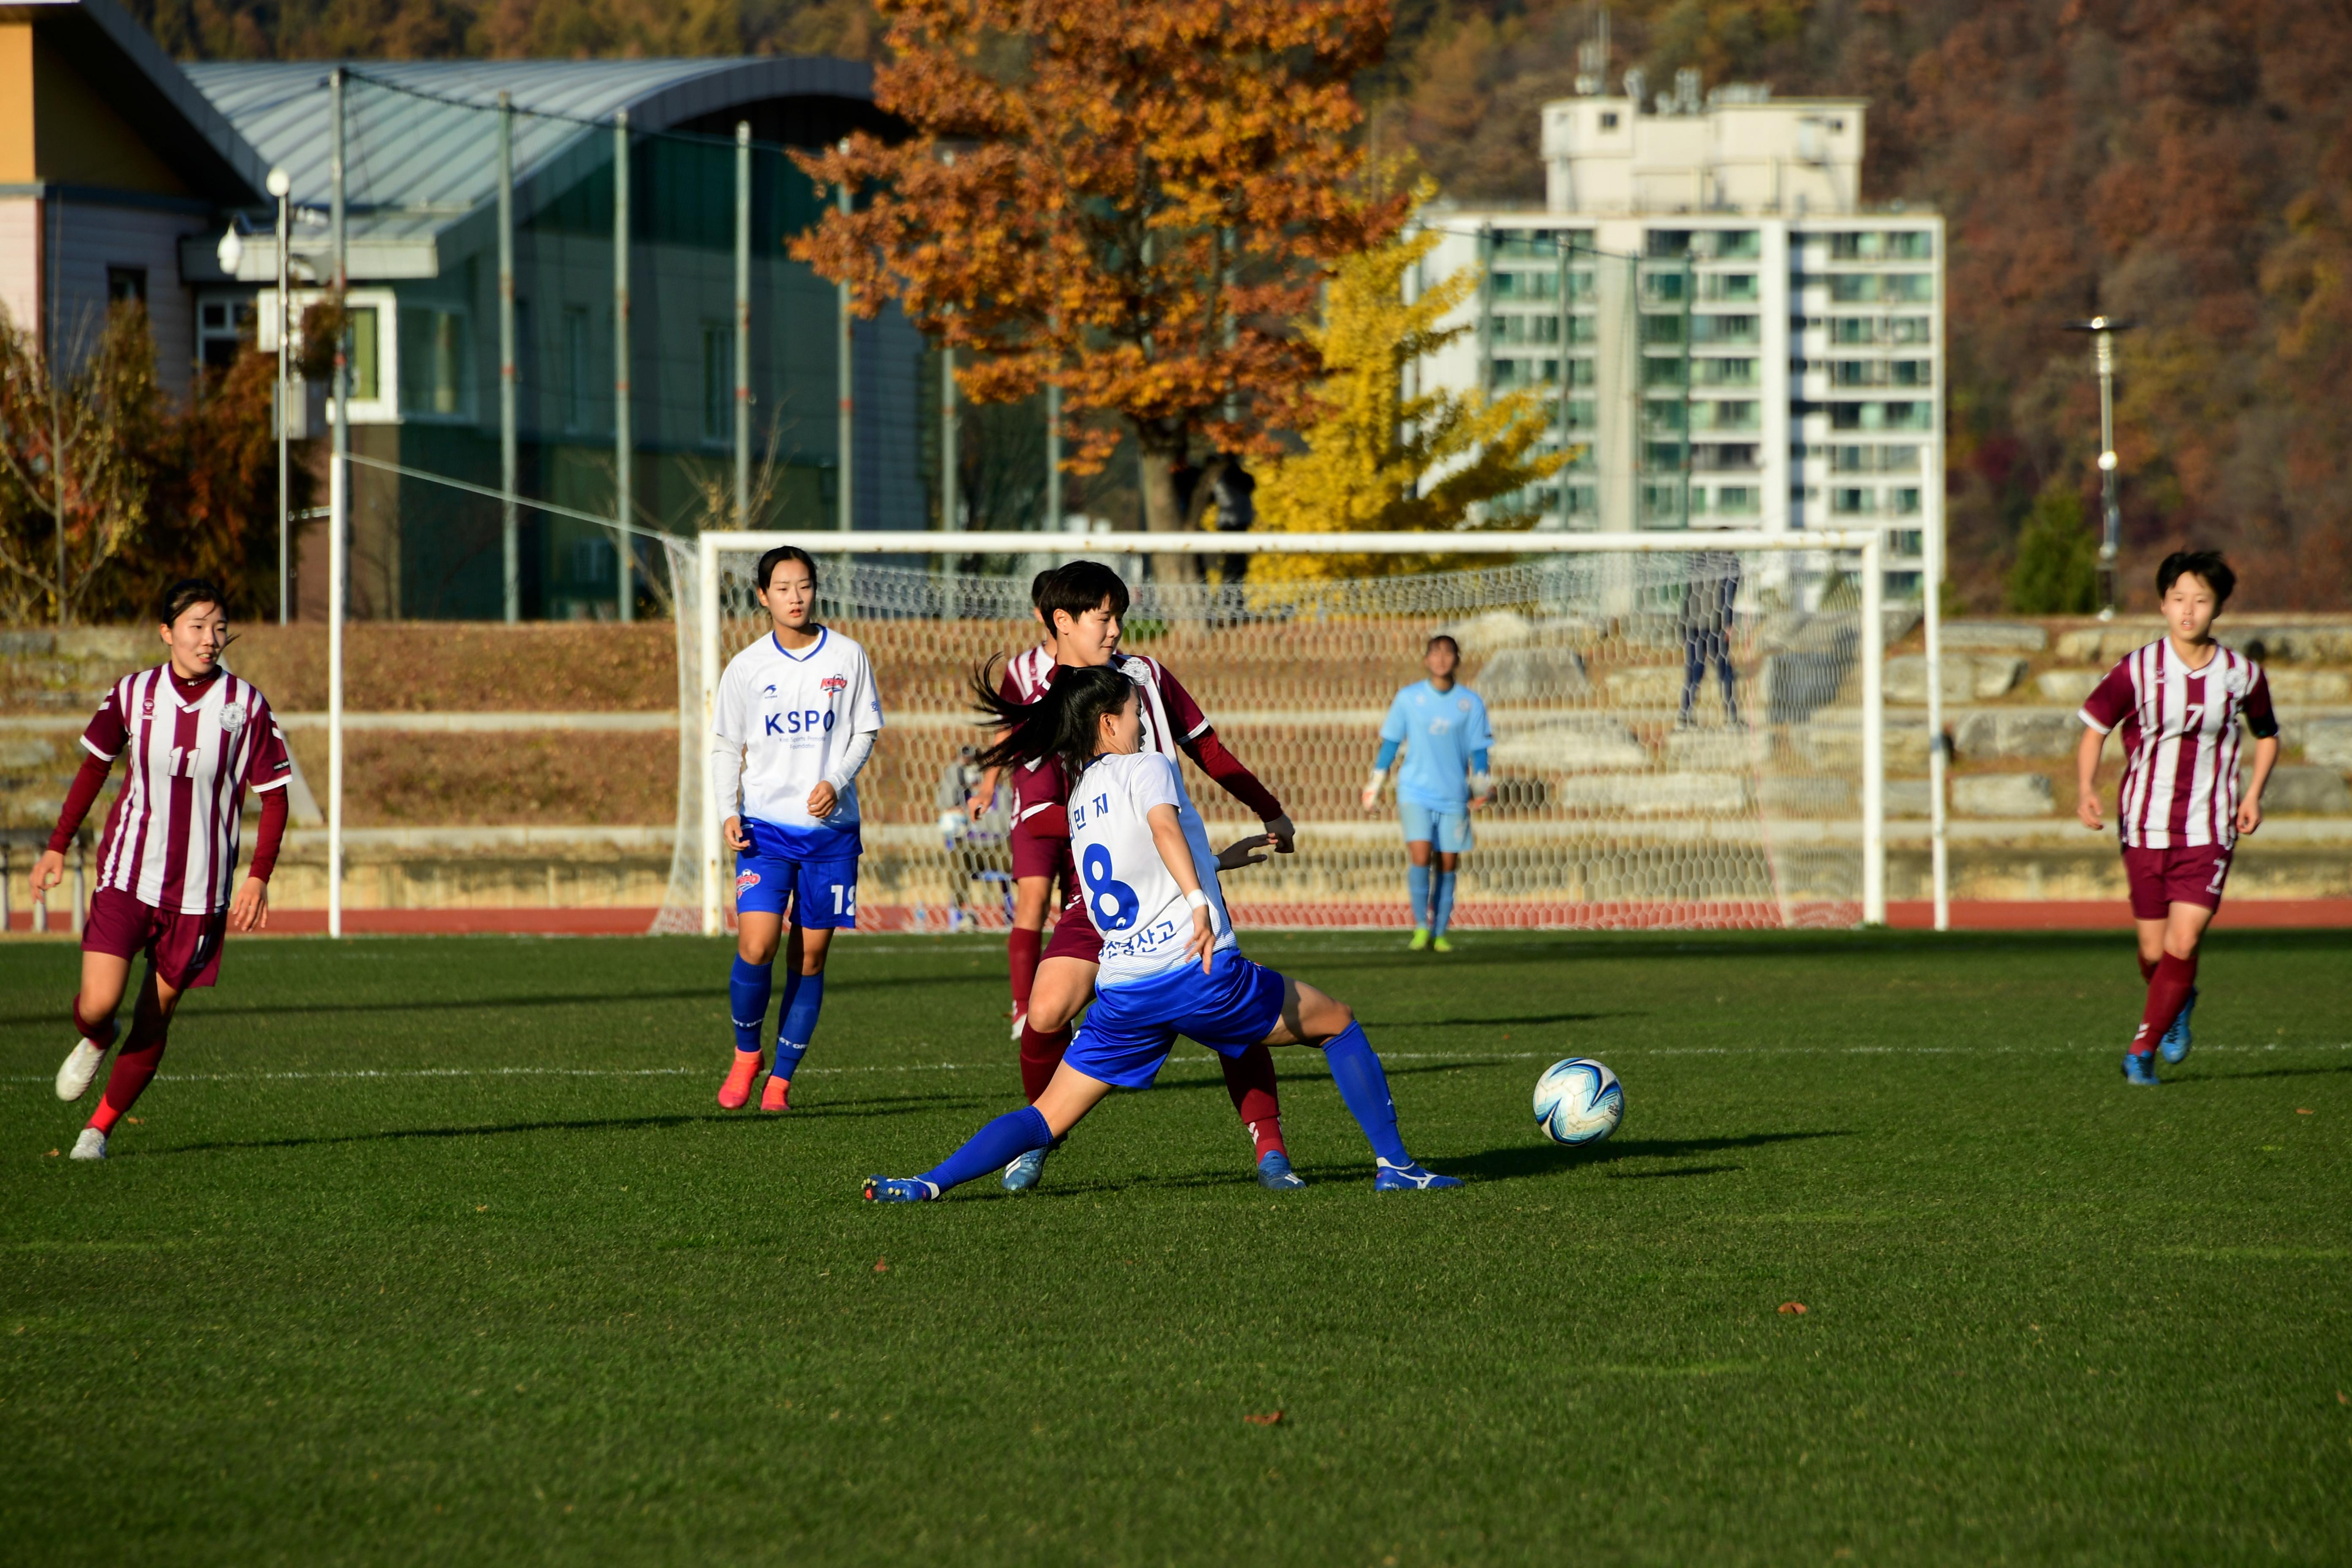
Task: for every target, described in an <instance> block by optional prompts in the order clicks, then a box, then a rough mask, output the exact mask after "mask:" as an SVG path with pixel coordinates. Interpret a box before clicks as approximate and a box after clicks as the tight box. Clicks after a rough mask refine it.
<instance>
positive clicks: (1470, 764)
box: [1372, 680, 1495, 816]
mask: <svg viewBox="0 0 2352 1568" xmlns="http://www.w3.org/2000/svg"><path fill="white" fill-rule="evenodd" d="M1494 743H1495V737H1494V733H1493V731H1492V730H1490V729H1489V728H1488V726H1487V723H1486V702H1485V700H1483V699H1481V698H1480V697H1479V695H1478V694H1477V693H1476V692H1475V691H1473V690H1471V689H1469V688H1468V687H1466V686H1464V685H1461V684H1460V683H1458V682H1457V683H1456V684H1455V685H1454V688H1453V689H1451V690H1447V691H1440V690H1438V689H1437V688H1435V687H1434V686H1432V685H1431V684H1430V683H1429V682H1428V681H1426V680H1416V681H1414V682H1413V683H1412V685H1411V686H1408V687H1406V688H1405V689H1403V690H1402V691H1400V692H1398V693H1397V694H1396V697H1395V700H1392V701H1391V702H1390V703H1389V711H1388V717H1387V718H1385V719H1383V720H1382V721H1381V754H1380V758H1379V760H1378V761H1377V762H1375V763H1373V764H1372V765H1373V766H1374V767H1375V768H1379V769H1383V770H1385V769H1386V768H1387V767H1388V765H1389V763H1391V761H1392V760H1394V758H1395V756H1396V750H1397V747H1398V746H1399V745H1400V744H1402V746H1403V747H1404V766H1403V768H1402V769H1401V770H1400V771H1399V772H1398V773H1397V802H1398V804H1399V805H1417V806H1420V807H1422V808H1423V809H1424V810H1426V811H1430V812H1433V813H1436V814H1438V815H1441V816H1457V815H1459V814H1461V813H1463V812H1466V811H1467V810H1468V809H1469V807H1470V775H1471V774H1472V773H1485V772H1486V751H1487V748H1488V747H1490V746H1492V745H1493V744H1494Z"/></svg>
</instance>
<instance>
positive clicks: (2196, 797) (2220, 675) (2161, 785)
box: [2079, 637, 2279, 849]
mask: <svg viewBox="0 0 2352 1568" xmlns="http://www.w3.org/2000/svg"><path fill="white" fill-rule="evenodd" d="M2241 715H2242V716H2243V717H2244V719H2245V721H2246V728H2247V729H2249V730H2252V731H2253V732H2254V734H2255V735H2256V736H2257V737H2263V736H2270V735H2275V734H2277V733H2278V732H2279V727H2278V717H2277V715H2276V714H2274V713H2273V712H2272V710H2271V687H2270V680H2269V679H2268V678H2267V677H2265V676H2264V675H2263V667H2262V666H2261V665H2258V664H2256V663H2255V662H2254V661H2253V660H2252V659H2250V658H2247V657H2246V656H2245V655H2243V654H2242V653H2238V652H2235V651H2233V650H2232V649H2230V648H2226V647H2216V648H2215V649H2214V650H2213V657H2212V658H2210V659H2208V660H2206V661H2205V665H2204V668H2201V669H2191V668H2189V666H2188V665H2186V664H2184V663H2183V662H2181V658H2180V655H2179V653H2177V652H2175V651H2174V649H2173V647H2172V639H2171V638H2170V637H2158V638H2157V639H2156V641H2154V642H2152V643H2149V644H2148V645H2147V647H2143V648H2139V649H2137V650H2136V651H2135V652H2133V653H2130V654H2128V655H2126V656H2125V658H2124V659H2123V661H2122V662H2121V663H2119V664H2117V665H2116V667H2115V668H2113V669H2111V670H2109V671H2107V673H2106V677H2105V679H2102V680H2101V681H2100V682H2099V684H2098V685H2097V686H2096V687H2095V688H2094V689H2093V690H2092V692H2091V695H2090V696H2089V697H2088V698H2087V699H2085V700H2084V703H2083V709H2082V712H2081V714H2080V715H2079V717H2080V718H2081V719H2082V721H2083V722H2084V723H2085V724H2087V725H2089V726H2090V727H2091V728H2092V729H2094V730H2096V731H2098V732H2099V733H2101V734H2102V735H2104V734H2106V733H2107V732H2108V731H2112V730H2114V729H2115V728H2116V725H2118V724H2120V725H2122V726H2123V731H2124V777H2123V785H2122V787H2121V788H2120V789H2119V790H2118V791H2117V792H2116V823H2117V826H2118V827H2119V828H2120V830H2121V832H2122V834H2123V841H2124V843H2125V844H2126V845H2128V846H2130V847H2133V848H2136V849H2193V848H2200V847H2204V846H2207V845H2215V846H2219V847H2222V848H2227V847H2230V846H2231V844H2233V843H2235V842H2236V841H2237V837H2238V752H2239V750H2240V746H2239V742H2238V720H2239V718H2240V716H2241Z"/></svg>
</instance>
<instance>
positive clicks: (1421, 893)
mask: <svg viewBox="0 0 2352 1568" xmlns="http://www.w3.org/2000/svg"><path fill="white" fill-rule="evenodd" d="M1404 888H1405V897H1406V898H1408V899H1411V900H1412V923H1413V924H1414V925H1415V926H1425V925H1427V924H1428V923H1429V868H1428V867H1426V866H1412V865H1408V866H1406V867H1405V868H1404Z"/></svg>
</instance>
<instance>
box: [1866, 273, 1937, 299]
mask: <svg viewBox="0 0 2352 1568" xmlns="http://www.w3.org/2000/svg"><path fill="white" fill-rule="evenodd" d="M1881 282H1882V283H1883V284H1884V285H1885V286H1884V287H1883V288H1882V289H1880V290H1879V297H1880V298H1881V299H1884V300H1886V301H1888V302H1889V303H1890V304H1908V305H1924V304H1926V303H1927V301H1928V300H1933V299H1934V298H1935V297H1936V279H1935V278H1934V277H1933V276H1931V275H1930V274H1928V273H1925V272H1895V273H1890V274H1888V275H1887V276H1886V277H1885V278H1884V279H1881Z"/></svg>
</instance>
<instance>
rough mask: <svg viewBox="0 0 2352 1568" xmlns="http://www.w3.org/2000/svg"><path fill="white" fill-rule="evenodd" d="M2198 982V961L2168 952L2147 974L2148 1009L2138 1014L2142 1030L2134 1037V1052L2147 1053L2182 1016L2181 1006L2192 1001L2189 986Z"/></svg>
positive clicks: (2132, 1045) (2139, 1055)
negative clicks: (2154, 969)
mask: <svg viewBox="0 0 2352 1568" xmlns="http://www.w3.org/2000/svg"><path fill="white" fill-rule="evenodd" d="M2195 984H2197V961H2196V960H2195V959H2193V958H2175V957H2173V956H2172V954H2170V953H2166V954H2165V955H2164V957H2163V959H2162V960H2161V961H2160V962H2158V964H2157V966H2156V973H2154V974H2153V975H2151V976H2150V977H2149V978H2148V983H2147V1011H2146V1012H2145V1013H2142V1014H2141V1015H2140V1018H2139V1033H2138V1034H2137V1035H2134V1036H2133V1037H2132V1043H2131V1053H2132V1055H2134V1056H2136V1057H2141V1056H2146V1055H2147V1054H2148V1053H2149V1052H2150V1051H2153V1050H2154V1049H2156V1044H2157V1042H2158V1040H2161V1039H2163V1038H2164V1037H2165V1033H2166V1031H2167V1030H2168V1029H2170V1028H2171V1027H2172V1021H2173V1020H2174V1019H2175V1018H2178V1017H2179V1016H2180V1009H2181V1008H2182V1007H2184V1006H2186V1005H2188V1003H2189V987H2191V986H2193V985H2195Z"/></svg>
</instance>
